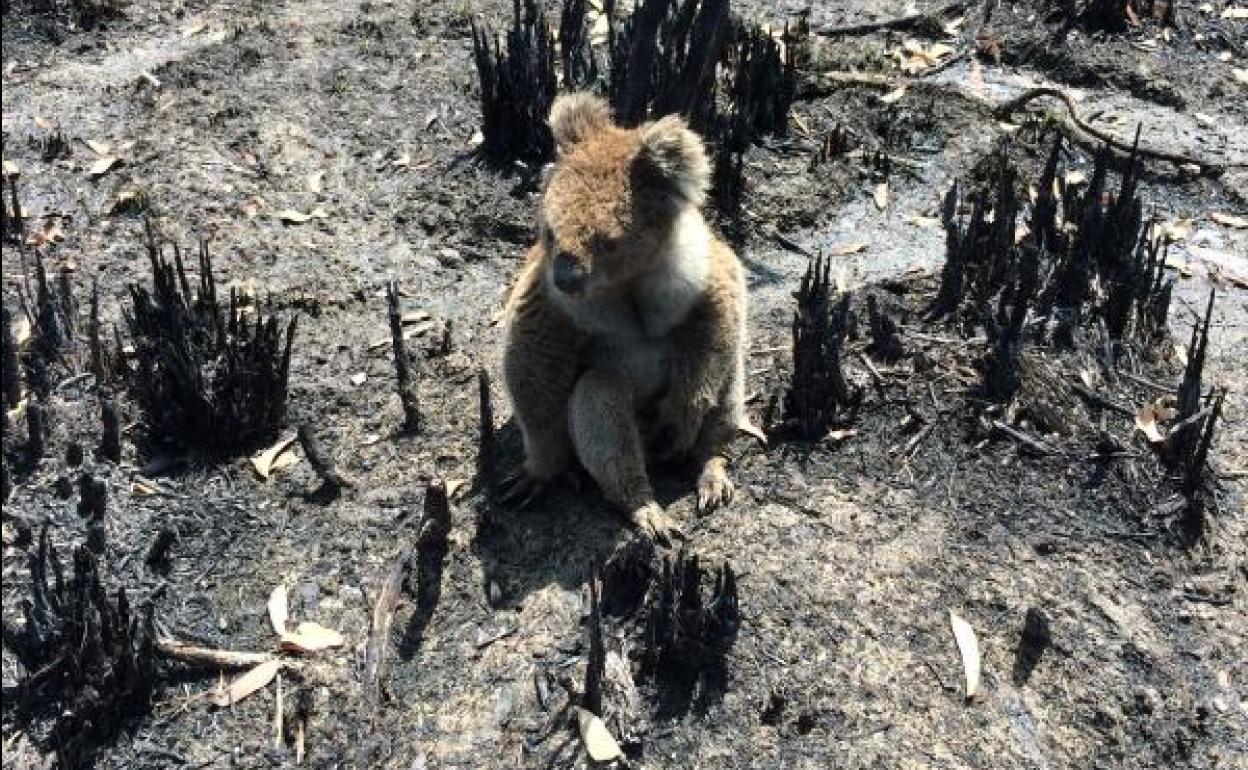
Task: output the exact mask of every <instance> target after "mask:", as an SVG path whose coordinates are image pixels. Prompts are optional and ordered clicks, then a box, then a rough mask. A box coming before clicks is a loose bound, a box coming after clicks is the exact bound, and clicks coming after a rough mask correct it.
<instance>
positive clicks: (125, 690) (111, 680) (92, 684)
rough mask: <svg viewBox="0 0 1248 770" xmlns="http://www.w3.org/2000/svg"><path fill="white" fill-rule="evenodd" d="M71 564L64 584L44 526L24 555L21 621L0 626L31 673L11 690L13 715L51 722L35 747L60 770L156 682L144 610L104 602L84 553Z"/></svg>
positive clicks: (83, 759)
mask: <svg viewBox="0 0 1248 770" xmlns="http://www.w3.org/2000/svg"><path fill="white" fill-rule="evenodd" d="M73 560H74V570H73V575H72V577H71V578H70V579H68V580H66V579H65V577H64V576H63V573H62V570H61V564H60V560H59V559H58V558H57V555H56V552H55V550H54V549H52V548H51V546H50V544H49V540H48V529H47V527H46V526H45V527H44V529H43V531H42V533H41V534H40V536H39V546H38V548H37V549H35V550H33V551H32V552H31V554H30V596H29V598H27V599H25V600H23V603H22V609H23V616H24V620H25V622H24V624H22V625H20V626H17V625H10V624H9V623H8V622H6V623H5V626H4V645H5V647H6V648H8V649H9V650H10V651H12V652H13V654H14V655H15V656H16V657H17V658H18V660H19V661H20V662H21V663H22V665H23V666H24V667H25V669H26V671H28V672H30V673H29V674H28V675H27V676H26V678H25V679H23V680H22V681H20V682H19V683H18V686H17V689H16V691H15V697H14V705H15V708H16V709H17V712H18V715H19V717H24V718H31V717H33V716H34V715H36V714H39V715H46V716H47V717H48V718H50V719H51V720H52V729H51V731H50V733H49V734H47V736H46V739H45V740H44V741H42V742H41V743H42V744H43V748H44V749H45V750H55V751H56V753H57V757H58V761H59V766H60V767H66V768H68V767H85V766H89V765H90V763H91V759H92V756H93V754H94V752H95V751H96V749H97V747H99V746H101V745H103V744H107V743H109V742H111V741H112V740H114V739H115V738H116V737H117V736H118V735H120V734H121V732H122V730H123V729H124V728H125V727H126V726H128V725H130V724H133V722H134V721H135V720H136V719H137V718H138V717H139V716H141V715H142V714H143V713H145V712H146V711H147V708H148V705H149V703H150V702H151V697H152V693H153V692H154V690H155V688H156V686H157V683H158V676H157V670H156V656H155V651H154V636H153V633H152V620H151V611H150V608H149V610H148V611H147V612H146V613H145V614H143V615H142V616H140V615H137V614H135V613H133V612H132V610H131V608H130V605H129V602H128V601H127V598H126V594H125V592H124V591H118V593H117V596H116V600H115V601H113V600H110V599H109V598H108V596H107V594H106V592H105V590H104V586H103V585H102V583H101V581H100V576H99V570H98V567H97V565H96V560H95V557H94V556H93V555H92V554H91V552H90V551H89V550H87V549H85V548H77V549H75V550H74V556H73Z"/></svg>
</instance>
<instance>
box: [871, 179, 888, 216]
mask: <svg viewBox="0 0 1248 770" xmlns="http://www.w3.org/2000/svg"><path fill="white" fill-rule="evenodd" d="M871 199H872V200H874V201H875V207H876V208H877V209H879V210H880V211H883V210H884V209H886V208H888V182H880V183H879V184H877V185H876V186H875V192H873V193H871Z"/></svg>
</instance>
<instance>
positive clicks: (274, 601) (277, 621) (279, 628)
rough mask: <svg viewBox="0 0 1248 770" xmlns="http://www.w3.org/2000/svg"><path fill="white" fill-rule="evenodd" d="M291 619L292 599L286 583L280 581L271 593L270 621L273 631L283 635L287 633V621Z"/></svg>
mask: <svg viewBox="0 0 1248 770" xmlns="http://www.w3.org/2000/svg"><path fill="white" fill-rule="evenodd" d="M288 620H290V600H289V598H288V596H287V592H286V584H285V583H279V584H278V585H277V587H276V588H274V589H273V593H271V594H269V623H271V624H273V633H275V634H277V635H278V636H281V635H282V634H285V633H286V621H288Z"/></svg>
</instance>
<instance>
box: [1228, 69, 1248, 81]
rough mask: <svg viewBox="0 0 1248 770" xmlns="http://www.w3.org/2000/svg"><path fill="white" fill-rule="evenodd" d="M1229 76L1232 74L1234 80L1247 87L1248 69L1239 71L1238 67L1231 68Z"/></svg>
mask: <svg viewBox="0 0 1248 770" xmlns="http://www.w3.org/2000/svg"><path fill="white" fill-rule="evenodd" d="M1231 74H1233V75H1234V76H1235V79H1236V80H1238V81H1239V82H1240V83H1243V84H1244V85H1248V69H1240V68H1239V67H1232V68H1231Z"/></svg>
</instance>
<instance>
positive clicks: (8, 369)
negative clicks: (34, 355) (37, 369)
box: [2, 307, 22, 412]
mask: <svg viewBox="0 0 1248 770" xmlns="http://www.w3.org/2000/svg"><path fill="white" fill-rule="evenodd" d="M3 322H4V337H3V342H4V353H3V355H4V360H3V365H4V372H3V375H2V376H3V379H4V409H5V411H6V412H7V411H8V410H10V409H14V408H16V407H17V405H18V403H20V402H21V400H22V363H21V357H20V356H19V355H18V350H17V339H16V338H15V337H14V336H13V314H12V313H11V312H9V309H8V308H7V307H6V308H3Z"/></svg>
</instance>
